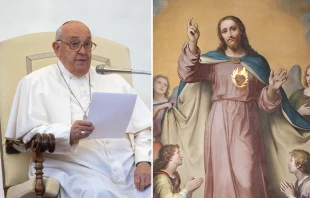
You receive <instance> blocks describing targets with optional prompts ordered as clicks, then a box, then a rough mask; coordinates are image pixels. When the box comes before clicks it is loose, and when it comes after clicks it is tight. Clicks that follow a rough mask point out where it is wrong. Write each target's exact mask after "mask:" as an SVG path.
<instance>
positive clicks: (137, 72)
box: [96, 64, 152, 75]
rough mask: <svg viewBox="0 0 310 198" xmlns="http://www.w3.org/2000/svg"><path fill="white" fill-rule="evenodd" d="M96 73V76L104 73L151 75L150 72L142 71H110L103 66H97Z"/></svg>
mask: <svg viewBox="0 0 310 198" xmlns="http://www.w3.org/2000/svg"><path fill="white" fill-rule="evenodd" d="M96 72H97V74H101V75H104V74H106V73H125V74H126V73H129V74H146V75H152V74H151V72H147V71H142V70H133V69H110V68H105V65H104V64H102V65H97V66H96Z"/></svg>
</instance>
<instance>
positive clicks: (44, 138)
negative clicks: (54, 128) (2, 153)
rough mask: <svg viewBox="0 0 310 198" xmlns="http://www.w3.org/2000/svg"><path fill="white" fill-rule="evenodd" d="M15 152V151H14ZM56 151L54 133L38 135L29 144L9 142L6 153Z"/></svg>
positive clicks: (7, 142)
mask: <svg viewBox="0 0 310 198" xmlns="http://www.w3.org/2000/svg"><path fill="white" fill-rule="evenodd" d="M14 150H15V151H14ZM46 151H48V152H50V153H53V152H54V151H55V136H54V134H52V133H49V134H46V133H42V134H41V133H37V134H35V135H34V136H33V137H32V138H31V139H30V140H29V141H28V142H26V143H23V142H22V141H14V140H7V141H6V153H8V154H13V153H19V152H46Z"/></svg>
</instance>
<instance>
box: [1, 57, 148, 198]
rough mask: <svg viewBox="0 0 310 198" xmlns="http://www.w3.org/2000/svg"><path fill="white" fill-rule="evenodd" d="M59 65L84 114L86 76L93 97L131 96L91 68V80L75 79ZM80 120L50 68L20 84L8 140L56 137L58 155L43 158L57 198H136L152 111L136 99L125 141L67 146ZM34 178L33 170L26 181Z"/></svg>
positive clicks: (122, 84)
mask: <svg viewBox="0 0 310 198" xmlns="http://www.w3.org/2000/svg"><path fill="white" fill-rule="evenodd" d="M58 64H59V67H60V69H61V71H62V73H63V75H64V77H65V80H66V82H67V83H68V84H69V86H70V88H71V90H72V92H73V93H74V95H75V96H76V98H77V99H78V101H79V102H80V104H81V105H82V107H83V109H84V110H86V109H87V107H88V105H89V83H88V80H89V79H88V78H89V74H90V79H91V81H90V84H91V92H110V93H135V91H134V90H133V89H132V87H131V86H130V85H129V84H128V83H127V82H126V81H125V80H124V79H123V78H122V77H120V76H119V75H115V74H111V75H99V74H97V73H96V71H95V68H93V67H91V68H90V71H89V74H86V75H85V76H82V77H80V78H77V77H75V76H73V75H72V74H71V73H70V72H69V71H68V70H66V69H65V67H64V66H63V65H62V63H61V62H60V61H58ZM103 102H104V101H103ZM83 114H84V112H83V110H82V108H81V107H80V105H79V104H78V103H77V101H76V99H75V98H74V97H73V96H72V94H71V93H70V90H69V89H68V87H67V85H66V84H65V82H64V79H63V77H62V76H61V74H60V71H59V69H58V67H57V64H55V65H51V66H48V67H45V68H42V69H40V70H37V71H35V72H32V73H31V74H29V75H28V76H25V77H24V78H23V79H22V80H21V82H20V83H19V85H18V88H17V91H16V94H15V98H14V102H13V105H12V109H11V114H10V119H9V123H8V127H7V131H6V138H7V139H13V140H17V139H21V138H22V139H23V141H24V142H26V141H28V140H29V139H30V138H31V137H32V136H33V135H34V134H36V133H53V134H54V135H55V138H56V149H55V152H54V153H53V154H49V153H45V161H44V164H43V165H44V169H43V172H44V176H47V177H54V178H57V179H58V180H59V182H60V184H61V189H60V196H61V197H65V198H67V197H72V198H78V197H92V198H97V197H98V198H99V197H124V198H125V197H128V198H129V197H135V187H134V184H133V174H134V170H135V164H137V163H138V162H141V161H148V162H151V132H150V131H149V127H150V126H151V113H150V111H149V110H148V109H147V107H146V106H145V105H144V104H143V102H142V101H141V99H140V98H139V97H137V101H136V104H135V108H134V112H133V115H132V118H131V120H130V123H129V126H128V128H127V130H126V133H125V134H124V138H120V139H99V140H98V139H97V140H86V141H80V142H79V143H77V144H75V145H70V129H71V124H73V122H74V121H75V120H81V119H82V118H83ZM102 130H104V129H102ZM34 172H35V170H34V168H33V164H32V165H31V168H30V169H29V176H30V177H34Z"/></svg>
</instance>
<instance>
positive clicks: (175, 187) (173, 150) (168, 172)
mask: <svg viewBox="0 0 310 198" xmlns="http://www.w3.org/2000/svg"><path fill="white" fill-rule="evenodd" d="M182 159H183V156H182V155H181V153H180V150H179V145H173V144H167V145H165V146H163V147H162V148H161V149H160V150H159V155H158V158H157V159H156V160H155V161H154V186H153V188H154V191H153V196H154V198H190V197H192V193H193V192H194V191H195V190H196V189H197V188H199V187H200V186H201V184H202V182H203V180H202V179H201V178H190V179H189V180H188V181H187V182H186V183H185V187H184V188H183V189H182V190H181V189H180V185H181V180H180V176H179V173H178V172H177V168H178V166H181V165H182Z"/></svg>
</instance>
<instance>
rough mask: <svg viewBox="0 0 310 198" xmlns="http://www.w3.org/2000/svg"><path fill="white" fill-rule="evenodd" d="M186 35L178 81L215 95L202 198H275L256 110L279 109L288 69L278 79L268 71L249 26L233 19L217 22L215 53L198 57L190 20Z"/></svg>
mask: <svg viewBox="0 0 310 198" xmlns="http://www.w3.org/2000/svg"><path fill="white" fill-rule="evenodd" d="M187 35H188V38H189V41H188V42H186V43H185V44H184V45H183V49H182V54H181V56H180V59H179V67H178V73H179V76H180V78H181V80H182V81H184V82H186V83H194V82H199V81H202V80H207V81H209V82H210V83H211V88H212V93H213V94H212V98H211V99H212V106H211V109H210V112H209V115H208V117H207V121H206V127H205V133H204V161H205V164H204V167H205V180H206V182H205V191H204V197H205V198H218V197H230V198H266V197H271V195H270V193H269V190H268V187H267V182H266V170H265V163H266V160H265V153H264V145H263V140H262V134H261V129H260V125H259V115H258V108H260V109H262V110H263V111H265V112H267V113H271V112H274V111H276V110H277V109H278V108H279V106H280V104H281V94H280V91H279V88H280V87H281V85H282V84H283V83H284V82H285V81H286V79H287V71H286V69H284V68H281V69H280V70H279V71H278V72H277V73H276V74H274V72H273V70H271V71H270V68H269V65H268V63H267V61H266V60H265V58H264V57H262V56H261V55H259V54H258V53H257V52H256V51H255V50H254V49H253V48H252V47H251V46H250V44H249V41H248V38H247V35H246V30H245V26H244V25H243V23H242V21H241V20H240V19H239V18H237V17H235V16H227V17H224V18H222V19H221V20H220V21H219V23H218V37H219V39H220V46H219V47H218V48H217V50H215V51H210V52H208V53H206V54H203V55H200V49H199V48H198V46H197V43H198V39H199V36H200V33H199V29H198V25H197V24H195V25H192V19H190V20H189V21H188V27H187ZM268 84H269V85H268Z"/></svg>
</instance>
